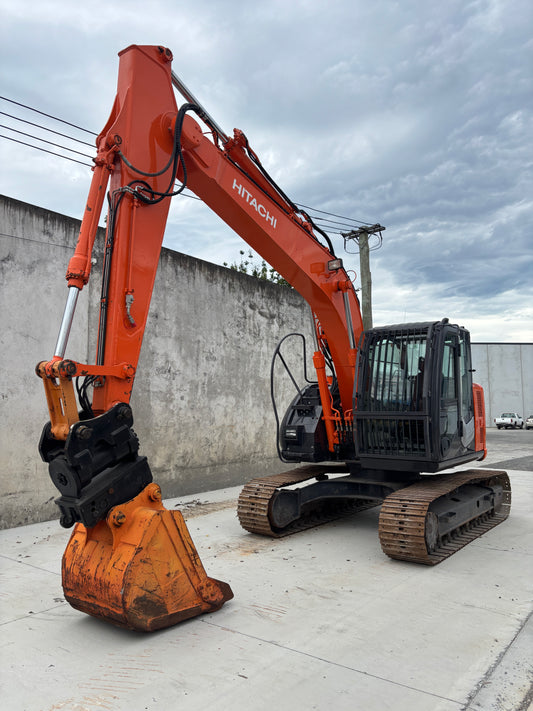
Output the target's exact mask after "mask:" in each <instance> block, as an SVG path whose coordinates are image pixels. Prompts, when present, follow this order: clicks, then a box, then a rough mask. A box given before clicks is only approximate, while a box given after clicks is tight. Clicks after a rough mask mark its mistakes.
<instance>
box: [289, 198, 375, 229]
mask: <svg viewBox="0 0 533 711" xmlns="http://www.w3.org/2000/svg"><path fill="white" fill-rule="evenodd" d="M296 204H297V205H298V207H303V208H304V209H305V210H314V212H321V213H322V214H323V215H331V217H339V218H340V219H341V220H349V222H358V223H359V224H360V225H370V224H371V223H370V222H366V221H364V220H356V219H355V217H346V216H345V215H336V214H335V213H334V212H327V211H326V210H319V209H318V208H316V207H309V206H308V205H302V204H301V203H296Z"/></svg>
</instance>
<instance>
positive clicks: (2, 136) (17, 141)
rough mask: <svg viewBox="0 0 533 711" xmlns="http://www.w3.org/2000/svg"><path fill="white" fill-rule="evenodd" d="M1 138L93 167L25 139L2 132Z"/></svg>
mask: <svg viewBox="0 0 533 711" xmlns="http://www.w3.org/2000/svg"><path fill="white" fill-rule="evenodd" d="M0 138H5V139H6V140H8V141H13V143H20V144H22V145H23V146H29V147H30V148H35V150H37V151H42V152H43V153H50V154H51V155H53V156H59V158H64V159H65V160H71V161H72V162H73V163H79V164H80V165H86V166H87V167H88V168H92V165H91V164H90V163H83V162H82V161H81V160H76V159H75V158H69V156H64V155H61V153H55V152H54V151H49V150H47V149H46V148H40V146H33V145H32V144H31V143H26V142H25V141H19V140H17V139H16V138H11V137H10V136H4V134H3V133H0Z"/></svg>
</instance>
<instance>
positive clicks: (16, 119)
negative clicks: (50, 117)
mask: <svg viewBox="0 0 533 711" xmlns="http://www.w3.org/2000/svg"><path fill="white" fill-rule="evenodd" d="M0 115H2V116H7V117H8V118H10V119H14V120H15V121H20V122H21V123H27V124H28V125H29V126H35V128H40V129H41V130H42V131H48V133H54V134H55V135H56V136H61V137H62V138H68V139H69V141H76V143H82V144H83V145H84V146H89V147H90V148H94V143H87V141H82V140H80V139H79V138H74V137H73V136H68V135H67V134H66V133H61V132H60V131H54V129H53V128H48V127H47V126H41V124H39V123H33V121H28V120H27V119H23V118H19V117H18V116H13V115H12V114H7V113H6V112H5V111H0Z"/></svg>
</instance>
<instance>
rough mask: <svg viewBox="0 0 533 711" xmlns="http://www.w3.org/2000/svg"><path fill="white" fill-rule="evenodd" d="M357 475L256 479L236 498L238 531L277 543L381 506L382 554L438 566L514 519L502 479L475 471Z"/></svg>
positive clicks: (317, 472) (310, 472)
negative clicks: (247, 532)
mask: <svg viewBox="0 0 533 711" xmlns="http://www.w3.org/2000/svg"><path fill="white" fill-rule="evenodd" d="M352 470H353V473H350V467H348V466H343V465H332V466H328V465H309V466H304V467H299V468H297V469H294V470H292V471H289V472H285V473H283V474H276V475H273V476H268V477H264V478H258V479H253V480H252V481H251V482H249V483H248V484H247V485H246V486H245V487H244V488H243V490H242V492H241V494H240V496H239V501H238V509H237V514H238V517H239V521H240V523H241V526H242V527H243V528H244V529H246V530H247V531H249V532H250V533H256V534H260V535H266V536H271V537H273V538H280V537H283V536H287V535H290V534H293V533H297V532H298V531H302V530H304V529H306V528H311V527H313V526H317V525H320V524H322V523H327V522H328V521H332V520H334V519H337V518H340V517H342V516H346V515H349V514H353V513H355V512H357V511H362V510H364V509H368V508H373V507H375V506H379V505H381V512H380V516H379V539H380V542H381V547H382V549H383V552H384V553H386V554H387V555H388V556H389V557H391V558H396V559H398V560H406V561H411V562H415V563H423V564H425V565H435V564H437V563H440V562H441V561H443V560H445V559H446V558H448V557H449V556H451V555H453V553H455V552H456V551H458V550H459V549H460V548H462V547H463V546H465V545H467V544H468V543H470V542H471V541H473V540H474V539H475V538H478V537H479V536H481V535H483V534H484V533H486V532H487V531H489V530H490V529H491V528H494V526H497V525H498V524H499V523H501V522H502V521H504V520H505V519H506V518H507V517H508V515H509V511H510V507H511V487H510V483H509V477H508V476H507V474H506V473H505V472H503V471H491V470H482V469H470V470H467V471H460V472H454V473H453V474H438V475H429V476H420V475H411V476H410V477H409V478H407V479H406V477H405V474H404V473H394V472H386V476H383V477H380V478H378V477H376V475H375V472H372V473H368V472H366V473H365V472H364V471H363V472H362V471H361V470H360V469H359V468H358V467H354V466H353V465H352ZM345 473H346V474H345ZM383 474H385V473H383ZM402 475H403V476H402Z"/></svg>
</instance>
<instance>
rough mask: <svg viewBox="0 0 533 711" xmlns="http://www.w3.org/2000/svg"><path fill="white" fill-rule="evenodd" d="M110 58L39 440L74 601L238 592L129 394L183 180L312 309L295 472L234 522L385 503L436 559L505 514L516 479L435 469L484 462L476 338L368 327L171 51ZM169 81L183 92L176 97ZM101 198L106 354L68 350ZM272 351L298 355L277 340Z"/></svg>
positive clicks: (283, 432) (447, 329) (142, 619)
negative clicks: (208, 566)
mask: <svg viewBox="0 0 533 711" xmlns="http://www.w3.org/2000/svg"><path fill="white" fill-rule="evenodd" d="M119 56H120V66H119V76H118V90H117V95H116V98H115V102H114V104H113V108H112V111H111V115H110V117H109V120H108V122H107V123H106V125H105V127H104V129H103V130H102V132H101V133H100V135H99V136H98V138H97V140H96V146H97V155H96V158H95V159H94V163H95V166H94V169H93V178H92V183H91V187H90V192H89V197H88V201H87V206H86V209H85V214H84V216H83V220H82V224H81V230H80V235H79V239H78V242H77V246H76V249H75V252H74V255H73V256H72V258H71V260H70V262H69V265H68V270H67V275H66V278H67V282H68V296H67V301H66V306H65V311H64V315H63V319H62V322H61V326H60V330H59V335H58V340H57V345H56V349H55V352H54V356H53V358H52V359H51V360H49V361H43V362H41V363H39V364H38V366H37V374H38V375H39V376H40V377H41V379H42V381H43V383H44V387H45V393H46V398H47V403H48V409H49V413H50V421H49V422H48V423H47V424H46V425H45V427H44V430H43V433H42V436H41V440H40V445H39V451H40V454H41V457H42V459H43V460H44V461H45V462H46V463H47V464H48V466H49V473H50V477H51V479H52V481H53V483H54V485H55V486H56V487H57V489H58V490H59V492H60V496H59V497H58V498H57V499H56V503H57V505H58V507H59V510H60V514H61V518H60V523H61V525H62V526H64V527H71V526H74V530H73V533H72V536H71V538H70V541H69V543H68V545H67V548H66V550H65V553H64V556H63V565H62V580H63V589H64V593H65V597H66V599H67V600H68V601H69V603H70V604H71V605H72V606H74V607H75V608H77V609H79V610H82V611H83V612H86V613H88V614H90V615H94V616H96V617H98V618H101V619H104V620H107V621H109V622H111V623H113V624H116V625H119V626H123V627H128V628H132V629H136V630H145V631H149V630H155V629H159V628H163V627H167V626H169V625H173V624H175V623H177V622H179V621H181V620H184V619H187V618H190V617H193V616H195V615H198V614H200V613H203V612H209V611H214V610H217V609H219V608H220V607H221V606H222V605H223V604H224V603H225V602H226V601H227V600H229V599H231V598H232V597H233V593H232V591H231V588H230V586H229V585H228V584H227V583H225V582H221V581H218V580H215V579H213V578H210V577H208V575H207V573H206V571H205V569H204V567H203V565H202V563H201V561H200V558H199V556H198V553H197V551H196V549H195V546H194V543H193V541H192V539H191V537H190V535H189V532H188V530H187V527H186V524H185V522H184V520H183V517H182V515H181V514H180V513H179V512H176V511H169V510H167V509H166V508H165V506H164V505H163V503H162V496H161V490H160V488H159V486H157V484H155V483H154V482H153V481H152V474H151V471H150V467H149V465H148V462H147V459H146V457H144V456H141V455H140V454H139V442H138V439H137V436H136V435H135V432H134V430H133V428H132V426H133V414H132V410H131V407H130V405H129V401H130V396H131V392H132V388H133V383H134V378H135V371H136V368H137V363H138V359H139V353H140V349H141V343H142V339H143V333H144V329H145V324H146V319H147V316H148V309H149V305H150V299H151V294H152V289H153V284H154V279H155V274H156V269H157V264H158V259H159V254H160V250H161V244H162V240H163V233H164V230H165V225H166V220H167V214H168V210H169V205H170V200H171V197H172V196H173V195H177V194H179V193H181V192H182V191H183V190H184V188H185V187H187V188H188V189H189V190H191V191H192V192H193V193H195V194H196V195H197V196H198V197H199V198H201V199H202V200H203V201H204V202H205V203H206V205H208V206H209V207H210V208H211V209H212V210H214V212H216V213H217V214H218V215H219V216H220V217H221V218H222V219H223V220H224V221H225V222H226V223H227V224H228V225H229V226H230V227H232V228H233V229H234V230H235V231H236V232H237V233H238V234H239V235H240V236H241V237H242V238H243V239H244V240H245V241H246V242H247V243H248V244H249V245H250V246H251V247H252V248H253V249H254V250H256V251H257V252H258V253H259V254H260V255H261V256H262V257H263V258H264V259H265V260H266V261H267V262H268V263H269V264H270V265H271V266H272V267H274V269H275V270H277V271H278V272H279V273H280V274H281V275H282V276H283V277H284V278H285V279H286V280H287V281H288V282H289V283H290V284H291V285H292V286H293V287H294V288H295V289H296V290H297V291H298V292H299V293H300V294H301V295H302V296H303V298H304V299H305V300H306V301H307V302H308V304H309V305H310V307H311V310H312V313H313V316H314V325H315V335H316V338H315V352H314V355H313V365H314V369H315V371H316V373H315V376H314V379H309V378H308V377H307V373H305V383H304V385H303V386H301V385H299V384H298V383H297V382H296V380H295V378H294V377H293V376H292V374H290V375H291V378H292V381H293V383H294V385H295V388H296V394H295V397H294V400H293V401H292V403H291V404H290V407H289V409H288V411H287V413H286V414H285V416H284V417H283V418H282V419H281V421H280V418H279V417H278V416H277V411H276V421H277V423H278V438H277V439H278V442H277V444H278V452H279V455H280V457H281V459H282V460H283V461H285V462H293V463H295V464H299V465H300V466H296V467H295V468H293V469H292V470H289V471H288V472H285V473H283V474H279V475H274V476H267V477H264V478H260V479H255V480H253V481H252V482H250V483H249V484H246V485H245V486H244V488H243V490H242V493H241V495H240V497H239V502H238V517H239V520H240V522H241V524H242V526H243V527H244V528H245V529H246V530H248V531H251V532H252V533H256V534H262V535H268V536H272V537H277V536H284V535H288V534H290V533H293V532H295V531H299V530H302V529H303V528H306V527H309V526H314V525H316V524H318V523H322V522H323V521H327V520H330V519H331V518H335V517H338V516H341V515H343V514H346V513H349V512H353V511H357V510H360V509H363V508H368V507H369V506H376V505H378V504H381V512H380V519H379V537H380V541H381V545H382V548H383V550H384V552H385V553H386V554H387V555H389V556H391V557H393V558H397V559H401V560H409V561H416V562H420V563H424V564H428V565H433V564H435V563H438V562H440V561H441V560H443V559H445V558H447V557H448V556H449V555H451V554H452V553H454V552H455V551H456V550H458V549H459V548H461V547H462V546H464V545H465V544H467V543H468V542H470V541H471V540H473V539H474V538H476V537H477V536H479V535H481V534H482V533H484V532H485V531H487V530H489V529H490V528H492V527H493V526H495V525H496V524H498V523H500V522H501V521H503V520H504V519H505V518H506V517H507V515H508V513H509V508H510V485H509V479H508V477H507V474H506V473H505V472H501V471H487V470H480V469H471V470H462V471H459V472H457V473H451V474H450V473H447V474H441V473H440V472H441V471H442V470H444V469H447V468H451V467H455V466H457V465H462V464H465V463H467V462H469V461H473V460H480V459H483V458H484V456H485V454H486V447H485V413H484V405H483V391H482V389H481V388H480V387H479V386H477V385H475V384H473V383H472V367H471V360H470V342H469V334H468V331H466V330H465V329H464V328H462V327H459V326H456V325H454V324H452V323H450V322H449V321H448V320H447V319H443V320H442V321H438V322H430V323H427V322H422V323H410V324H404V325H395V326H388V327H381V328H373V329H369V330H366V331H363V326H362V320H361V313H360V309H359V303H358V299H357V295H356V292H355V290H354V287H353V284H352V281H351V280H350V278H349V277H348V274H347V272H346V271H345V269H344V266H343V263H342V259H340V258H338V257H337V256H336V254H335V252H334V248H333V244H332V242H331V240H330V238H329V236H328V235H327V234H326V233H325V232H323V231H322V230H321V229H319V228H318V227H317V226H316V225H315V224H314V223H313V221H312V219H311V218H310V217H309V216H308V215H307V214H306V213H305V212H303V211H302V210H300V209H299V208H298V207H297V206H296V205H295V204H294V203H293V202H292V201H291V200H290V199H289V198H288V197H287V195H285V193H284V192H283V191H282V190H281V189H280V188H279V187H278V186H277V185H276V183H275V182H274V181H273V180H272V178H271V177H270V176H269V175H268V173H267V171H266V170H265V169H264V167H263V166H262V164H261V162H260V160H259V158H258V157H257V155H256V154H255V153H254V151H253V150H252V148H251V147H250V145H249V143H248V140H247V138H246V136H245V135H244V134H243V133H242V132H241V131H239V130H237V129H235V131H234V134H233V136H232V137H229V136H227V135H226V134H225V133H224V131H223V130H222V129H221V128H220V127H219V126H218V124H217V123H216V122H215V121H214V120H213V118H212V117H211V116H210V115H209V114H208V113H207V111H206V110H205V109H204V108H203V107H202V106H201V104H200V103H199V102H198V101H197V100H196V99H195V97H194V96H193V95H192V94H191V93H190V91H189V90H188V89H187V88H186V87H185V85H184V84H183V83H182V82H181V80H180V79H179V78H178V77H177V76H176V75H175V74H174V73H173V72H172V69H171V62H172V53H171V52H170V50H169V49H167V48H164V47H158V46H137V45H133V46H130V47H128V48H127V49H125V50H123V51H122V52H120V55H119ZM174 87H176V89H177V90H178V91H179V92H180V93H181V94H182V95H183V97H184V98H185V103H183V104H182V105H181V106H180V107H179V108H178V106H177V104H176V99H175V93H174ZM106 195H107V202H108V213H107V228H106V238H105V245H104V260H103V267H102V287H101V299H100V315H99V323H98V337H97V348H96V358H95V364H94V365H88V364H83V363H78V362H75V361H73V360H68V359H66V358H65V352H66V347H67V342H68V337H69V332H70V329H71V325H72V322H73V318H74V313H75V308H76V303H77V299H78V295H79V293H80V290H81V289H82V288H83V287H84V286H85V284H87V282H88V280H89V276H90V272H91V263H92V262H91V254H92V250H93V245H94V241H95V237H96V234H97V228H98V221H99V218H100V215H101V211H102V207H103V203H104V200H105V199H106ZM292 335H293V336H295V337H300V338H301V339H302V340H303V343H304V362H305V339H304V337H303V336H301V334H292ZM280 346H281V344H280ZM279 360H281V362H282V363H283V365H284V366H285V367H287V364H286V360H285V359H284V358H283V355H282V353H281V350H280V347H278V349H277V350H276V354H275V357H274V360H273V363H278V362H279ZM287 369H288V368H287ZM274 370H275V369H274V367H273V372H274ZM273 390H274V388H273ZM91 392H92V397H91V394H90V393H91ZM275 410H276V408H275Z"/></svg>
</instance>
